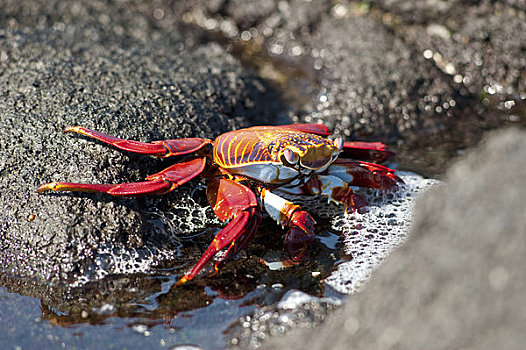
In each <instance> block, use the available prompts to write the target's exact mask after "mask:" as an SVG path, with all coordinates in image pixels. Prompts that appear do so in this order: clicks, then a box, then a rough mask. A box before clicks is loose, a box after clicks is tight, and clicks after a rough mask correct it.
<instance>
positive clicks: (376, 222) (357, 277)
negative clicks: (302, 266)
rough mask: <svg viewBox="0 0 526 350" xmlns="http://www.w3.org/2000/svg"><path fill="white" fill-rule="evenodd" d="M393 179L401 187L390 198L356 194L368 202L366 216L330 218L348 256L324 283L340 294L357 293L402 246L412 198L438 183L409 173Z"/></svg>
mask: <svg viewBox="0 0 526 350" xmlns="http://www.w3.org/2000/svg"><path fill="white" fill-rule="evenodd" d="M397 175H398V176H400V177H401V178H402V179H403V180H404V182H405V185H403V186H401V187H400V189H399V190H398V191H396V192H394V193H392V194H391V193H390V194H387V195H386V194H385V193H382V192H381V191H377V190H370V189H363V188H360V189H357V190H356V192H357V193H359V194H360V195H361V196H363V197H364V198H365V199H366V200H367V201H368V203H369V207H370V210H369V212H367V213H364V214H356V213H355V214H350V215H347V214H341V213H334V214H333V215H334V216H333V219H332V227H333V229H334V230H337V231H341V232H342V235H343V237H344V245H345V253H346V254H349V255H351V256H352V259H351V260H350V261H346V262H343V263H341V264H340V265H338V268H337V269H336V270H335V271H334V272H333V273H332V274H331V275H330V276H329V277H327V278H326V280H325V282H326V283H327V284H328V285H330V286H331V287H332V288H334V289H335V290H337V291H338V292H340V293H345V294H352V293H354V292H356V291H357V290H359V289H360V288H361V287H362V286H363V285H364V284H365V283H366V282H367V281H368V280H369V278H370V276H371V273H372V271H373V270H374V269H375V268H376V267H378V266H379V265H380V264H381V263H382V262H383V261H384V260H385V259H386V258H387V256H388V255H389V254H390V253H391V252H392V251H393V249H395V248H396V247H397V246H399V245H400V244H402V243H403V242H405V240H406V238H407V234H408V232H409V229H410V225H411V222H412V213H413V204H414V200H415V198H416V197H417V195H419V194H420V193H422V192H424V191H425V190H426V189H428V188H430V187H431V186H433V185H437V184H439V183H440V182H439V181H437V180H433V179H424V178H422V177H421V176H419V175H417V174H414V173H411V172H397Z"/></svg>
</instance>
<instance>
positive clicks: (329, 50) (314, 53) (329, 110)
mask: <svg viewBox="0 0 526 350" xmlns="http://www.w3.org/2000/svg"><path fill="white" fill-rule="evenodd" d="M237 3H238V2H236V1H234V2H228V4H229V6H226V5H225V6H223V7H222V11H221V12H220V13H221V14H222V17H221V19H220V20H217V14H213V13H210V14H209V15H208V18H209V19H210V20H211V21H212V22H213V21H214V20H216V21H217V30H218V31H223V32H224V33H225V34H226V35H227V36H230V38H236V35H237V37H238V38H240V39H241V42H246V45H245V49H244V51H243V52H245V53H247V52H248V51H255V52H256V53H259V55H267V57H268V59H267V60H264V62H263V63H262V64H260V65H259V66H258V68H259V73H260V74H261V75H262V76H264V77H267V78H269V79H271V80H273V81H275V82H276V83H278V84H280V85H281V86H282V87H283V88H284V95H285V96H286V97H287V98H288V99H287V102H290V103H291V104H292V105H293V106H295V107H296V109H297V115H298V117H297V118H296V119H295V121H301V122H323V123H324V124H326V125H328V126H329V127H331V128H333V129H335V130H336V131H337V132H338V133H341V134H342V135H344V136H346V138H347V139H350V138H355V139H356V138H361V139H373V138H382V139H384V140H390V141H394V140H396V139H398V138H399V137H400V136H407V135H410V134H412V133H414V132H415V131H422V130H429V129H434V130H438V129H440V128H441V127H442V126H443V123H444V121H445V120H446V119H447V116H448V115H450V114H451V109H452V108H453V107H454V106H458V105H460V104H461V101H460V99H461V98H462V97H461V96H460V93H459V91H458V90H457V87H456V86H455V84H453V83H452V78H451V77H449V76H448V75H446V74H444V73H443V72H442V71H441V70H440V69H438V68H437V67H435V66H434V65H433V64H432V63H431V62H428V61H426V59H425V58H424V57H423V56H422V54H421V53H419V52H415V51H414V50H413V47H412V46H410V45H407V44H406V43H405V42H404V40H402V39H401V38H399V37H397V36H396V35H395V33H393V31H392V30H391V29H390V28H389V27H388V26H386V25H384V24H383V23H381V22H380V21H378V20H377V19H376V18H375V17H374V16H371V15H370V14H369V13H368V11H367V7H365V8H361V7H360V6H358V5H356V4H351V3H349V4H346V3H342V4H337V5H335V4H333V3H331V2H327V1H312V2H308V3H305V2H304V1H279V2H265V6H264V7H249V6H242V5H239V6H234V5H232V4H237ZM272 5H273V6H274V8H273V9H271V8H270V7H271V6H272ZM221 21H222V22H221ZM197 22H198V23H202V25H203V26H207V25H208V24H209V22H210V21H206V20H203V19H201V21H200V22H199V21H197ZM219 23H230V24H231V25H230V26H228V28H230V27H232V26H233V27H235V28H236V29H235V30H223V27H225V26H221V25H219ZM257 47H261V50H259V51H258V50H257V49H256V48H257ZM262 52H263V53H262ZM257 55H258V54H255V55H254V56H257ZM253 62H257V59H253V60H250V63H253ZM256 65H257V63H256Z"/></svg>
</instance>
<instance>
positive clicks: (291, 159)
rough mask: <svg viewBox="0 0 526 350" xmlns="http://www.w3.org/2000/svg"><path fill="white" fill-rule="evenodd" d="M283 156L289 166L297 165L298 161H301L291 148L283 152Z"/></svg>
mask: <svg viewBox="0 0 526 350" xmlns="http://www.w3.org/2000/svg"><path fill="white" fill-rule="evenodd" d="M283 156H284V157H285V160H286V161H287V163H289V164H296V163H297V162H298V160H300V156H299V155H298V154H297V153H296V152H294V151H293V150H291V149H289V148H287V149H286V150H285V151H283Z"/></svg>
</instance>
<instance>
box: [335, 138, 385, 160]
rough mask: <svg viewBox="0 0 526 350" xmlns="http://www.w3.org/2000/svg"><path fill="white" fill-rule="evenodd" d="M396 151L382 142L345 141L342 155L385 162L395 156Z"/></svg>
mask: <svg viewBox="0 0 526 350" xmlns="http://www.w3.org/2000/svg"><path fill="white" fill-rule="evenodd" d="M393 156H394V153H393V152H391V151H389V150H388V149H387V146H386V145H385V144H383V143H381V142H359V141H352V142H344V143H343V149H342V154H341V155H340V157H350V158H354V159H363V160H372V161H375V162H380V163H381V162H385V161H386V160H388V159H389V158H391V157H393Z"/></svg>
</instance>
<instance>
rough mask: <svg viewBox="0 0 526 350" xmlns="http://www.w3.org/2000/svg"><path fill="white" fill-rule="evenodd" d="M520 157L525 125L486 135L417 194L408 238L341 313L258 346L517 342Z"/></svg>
mask: <svg viewBox="0 0 526 350" xmlns="http://www.w3.org/2000/svg"><path fill="white" fill-rule="evenodd" d="M525 159H526V133H524V131H518V130H508V131H505V132H500V133H498V134H495V135H492V137H491V138H489V139H488V140H487V141H486V142H484V144H483V146H482V147H481V148H479V149H477V150H476V151H473V152H470V153H469V155H467V156H466V157H463V158H462V159H461V160H459V161H458V162H457V163H455V164H454V165H453V166H452V167H451V169H450V170H449V171H448V173H447V175H446V179H445V185H444V186H442V187H440V188H437V189H436V190H434V191H432V192H430V193H428V194H426V195H424V196H423V197H422V198H421V199H420V201H419V203H418V204H417V207H416V208H417V209H416V212H415V220H414V226H413V229H412V235H411V237H410V239H409V240H408V242H407V244H406V245H405V246H403V247H402V248H400V249H399V250H398V251H396V252H395V253H393V255H392V256H391V257H390V259H389V261H388V263H386V264H384V265H383V266H382V267H381V268H380V269H379V270H378V271H377V272H376V274H375V275H374V276H373V277H372V279H371V281H370V283H369V285H368V286H367V287H366V288H365V289H364V290H363V291H362V292H361V293H358V294H355V295H353V296H352V297H349V298H348V300H347V303H346V306H345V307H344V310H343V312H342V314H341V315H338V316H336V317H334V318H333V319H332V320H330V321H329V322H328V323H327V324H326V325H324V326H322V327H321V328H320V329H319V330H317V331H314V332H313V331H309V332H301V333H299V334H297V335H296V336H295V337H289V338H282V339H277V338H275V339H272V340H271V341H270V342H268V343H267V344H266V345H265V346H264V348H267V349H275V348H277V347H281V346H283V347H284V346H287V347H290V348H292V349H305V348H306V347H308V348H309V349H327V348H329V349H348V348H349V344H352V346H353V347H356V348H360V349H394V348H403V349H422V348H428V349H446V348H460V347H463V348H473V349H494V348H500V349H518V348H520V347H521V346H522V344H524V341H525V340H526V339H525V335H524V327H526V309H525V306H524V303H523V302H522V300H523V291H524V288H526V279H525V277H524V274H523V273H522V266H524V263H525V257H526V240H525V236H524V232H525V230H526V216H525V215H524V198H525V195H526V192H525V190H524V186H523V184H522V182H523V179H524V178H525V176H526V171H525V169H526V163H525Z"/></svg>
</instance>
